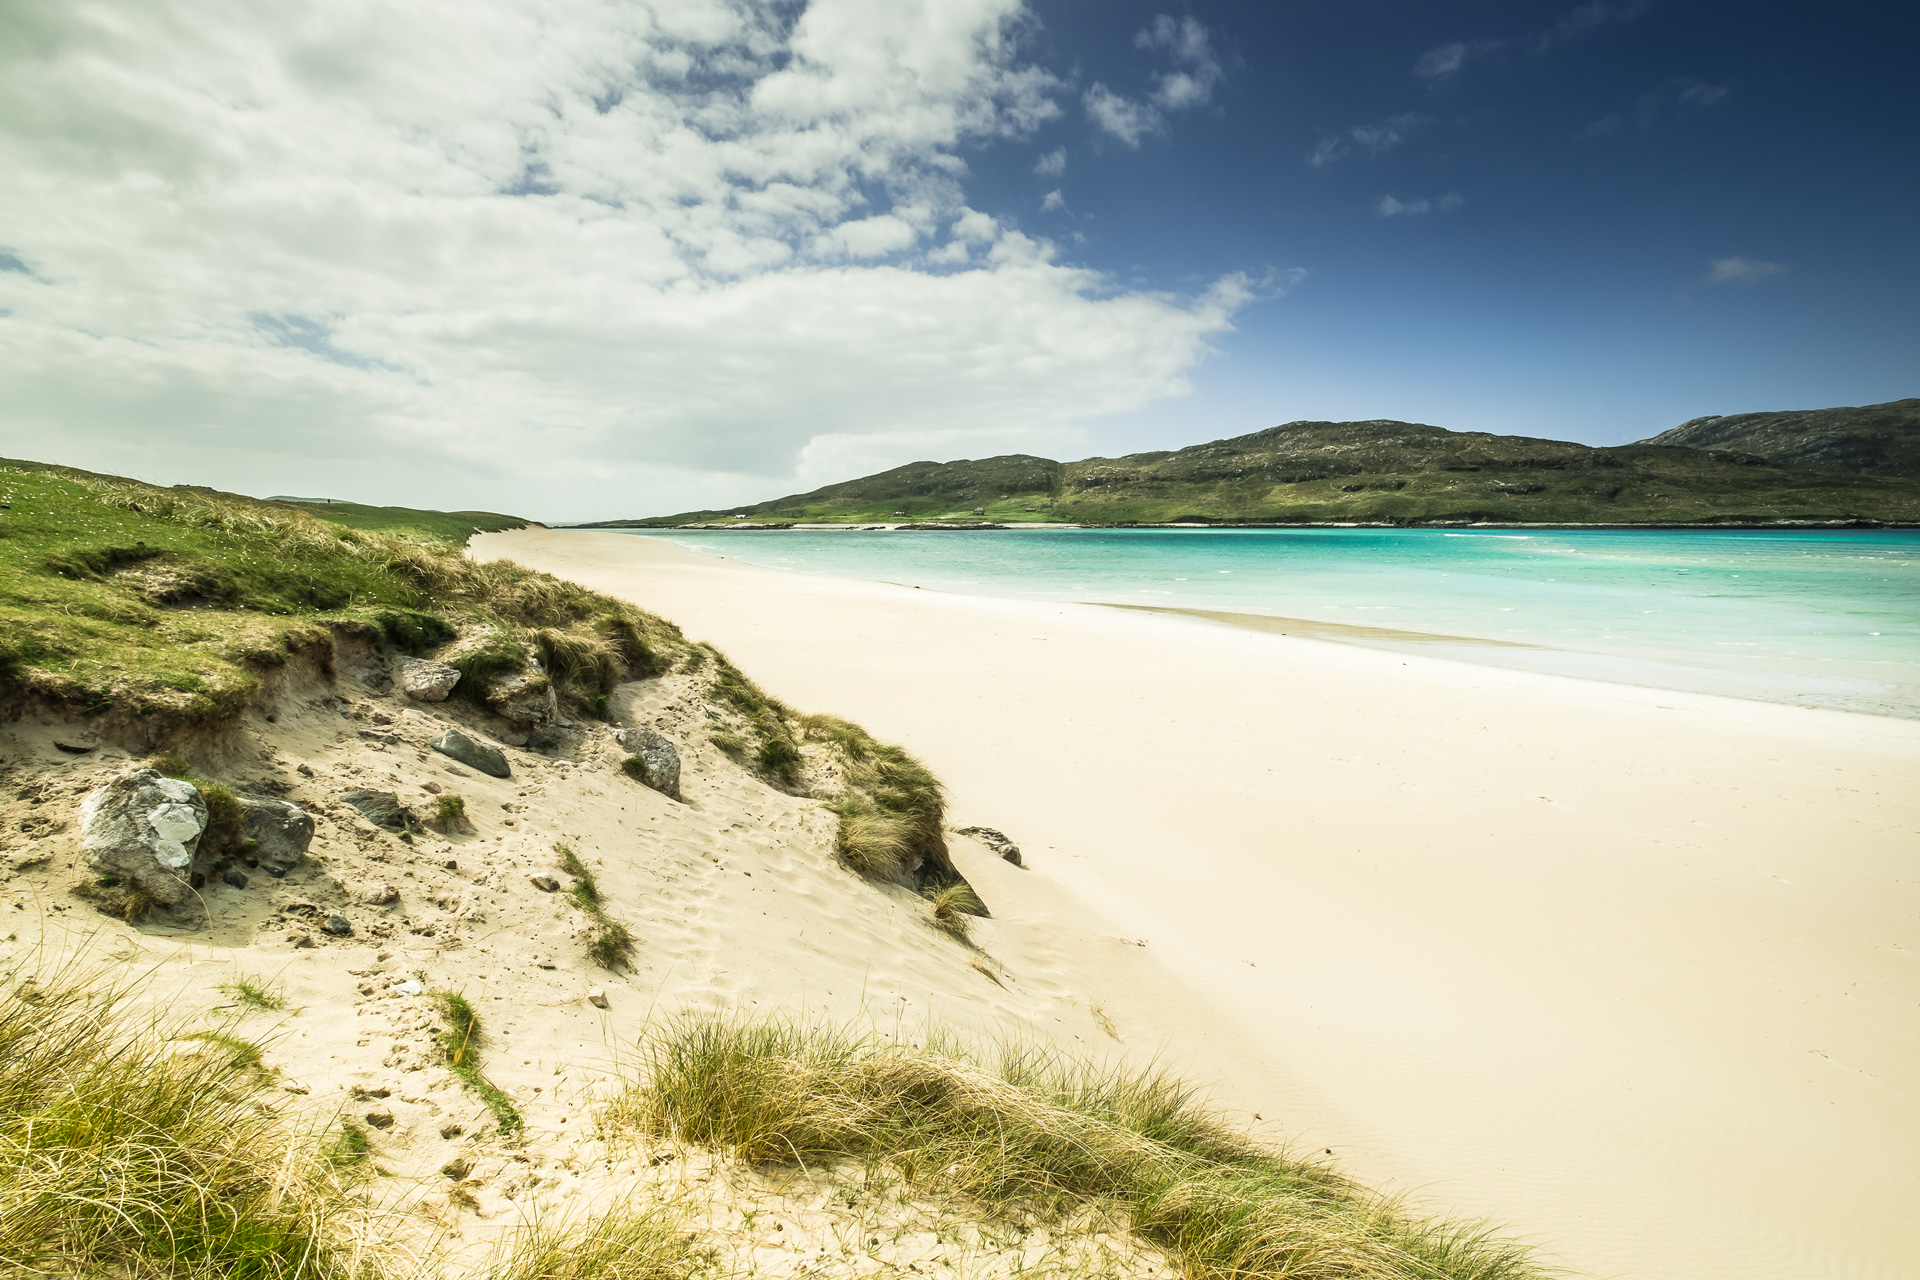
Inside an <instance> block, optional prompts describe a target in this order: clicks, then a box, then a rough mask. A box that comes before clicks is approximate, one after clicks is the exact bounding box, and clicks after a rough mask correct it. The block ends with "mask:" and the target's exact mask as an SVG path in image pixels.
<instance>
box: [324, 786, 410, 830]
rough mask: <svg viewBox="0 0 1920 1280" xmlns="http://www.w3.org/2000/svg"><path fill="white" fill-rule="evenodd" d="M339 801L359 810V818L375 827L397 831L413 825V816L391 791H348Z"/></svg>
mask: <svg viewBox="0 0 1920 1280" xmlns="http://www.w3.org/2000/svg"><path fill="white" fill-rule="evenodd" d="M340 799H341V800H342V801H343V802H344V803H346V804H349V805H352V806H353V807H354V808H355V809H357V810H359V812H360V816H361V817H363V818H365V819H366V820H367V821H368V822H371V823H372V824H373V825H374V826H376V827H386V828H388V829H389V830H395V831H398V830H404V829H406V828H407V827H410V826H412V825H413V815H412V814H411V813H409V812H407V806H405V805H403V804H401V803H400V797H399V796H397V795H395V794H393V792H391V791H348V792H344V793H343V794H342V795H341V797H340Z"/></svg>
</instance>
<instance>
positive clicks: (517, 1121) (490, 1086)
mask: <svg viewBox="0 0 1920 1280" xmlns="http://www.w3.org/2000/svg"><path fill="white" fill-rule="evenodd" d="M433 1002H434V1004H435V1005H437V1006H438V1007H439V1009H440V1016H441V1017H443V1018H445V1019H446V1022H447V1029H446V1031H445V1032H444V1033H443V1034H442V1035H441V1037H440V1054H441V1059H442V1061H444V1062H445V1063H446V1065H447V1070H449V1071H451V1072H453V1074H455V1075H456V1076H459V1077H460V1079H461V1080H462V1081H464V1082H465V1083H466V1085H467V1087H468V1088H469V1089H472V1090H473V1091H474V1092H475V1093H477V1094H479V1095H480V1100H481V1101H482V1102H484V1103H486V1104H487V1110H489V1111H491V1112H493V1119H494V1123H495V1124H496V1125H498V1126H499V1129H500V1132H501V1133H502V1134H503V1135H508V1134H515V1133H518V1132H519V1131H520V1130H521V1129H523V1128H524V1127H525V1126H526V1122H525V1121H524V1120H522V1119H521V1118H520V1111H519V1108H517V1107H515V1106H514V1105H513V1099H512V1098H509V1097H508V1096H507V1095H506V1093H505V1092H504V1091H503V1090H502V1089H501V1088H500V1087H499V1086H498V1085H496V1084H494V1083H493V1081H491V1080H489V1079H487V1077H486V1075H485V1074H484V1073H483V1072H482V1071H481V1070H480V1049H481V1046H482V1045H483V1044H484V1043H485V1042H486V1036H485V1034H484V1033H483V1032H482V1031H481V1029H480V1015H479V1014H477V1013H475V1012H474V1011H473V1005H471V1004H470V1003H468V1001H467V998H466V997H465V996H464V995H461V994H460V993H459V992H457V991H436V992H434V993H433ZM363 1136H364V1135H363Z"/></svg>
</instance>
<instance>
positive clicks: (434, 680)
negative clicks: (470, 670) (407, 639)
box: [400, 658, 460, 702]
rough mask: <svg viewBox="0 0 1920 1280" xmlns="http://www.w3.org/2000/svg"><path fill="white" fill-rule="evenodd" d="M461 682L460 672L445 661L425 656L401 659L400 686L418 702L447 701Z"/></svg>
mask: <svg viewBox="0 0 1920 1280" xmlns="http://www.w3.org/2000/svg"><path fill="white" fill-rule="evenodd" d="M459 683H460V672H459V671H458V670H456V669H455V668H453V667H450V666H448V665H447V664H446V663H444V662H429V661H427V660H426V659H425V658H402V659H400V687H401V688H402V689H404V690H405V691H406V694H407V696H408V697H409V698H412V699H414V700H415V701H418V702H445V701H446V700H447V695H448V694H450V693H452V692H453V686H455V685H457V684H459Z"/></svg>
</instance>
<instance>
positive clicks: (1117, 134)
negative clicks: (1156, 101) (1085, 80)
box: [1080, 80, 1166, 148]
mask: <svg viewBox="0 0 1920 1280" xmlns="http://www.w3.org/2000/svg"><path fill="white" fill-rule="evenodd" d="M1080 101H1081V104H1082V105H1083V106H1085V107H1086V109H1087V118H1088V119H1089V120H1091V121H1093V123H1094V125H1095V126H1096V127H1097V128H1099V129H1100V130H1101V132H1103V133H1105V134H1107V135H1108V136H1110V137H1112V138H1115V139H1117V140H1118V141H1120V142H1121V143H1123V144H1125V145H1126V146H1129V147H1134V148H1138V147H1139V145H1140V139H1142V138H1144V137H1146V136H1147V135H1148V134H1150V133H1157V132H1159V131H1160V130H1161V129H1163V128H1165V127H1166V121H1165V120H1163V119H1162V118H1161V115H1160V113H1159V112H1158V111H1155V110H1154V109H1153V108H1152V107H1150V106H1147V105H1146V104H1145V103H1141V102H1135V101H1134V100H1133V99H1131V98H1128V97H1125V96H1123V95H1121V94H1118V93H1115V92H1114V91H1113V90H1111V89H1109V88H1107V86H1106V85H1104V84H1101V83H1100V82H1099V81H1098V80H1096V81H1094V82H1093V87H1092V88H1090V89H1088V90H1087V92H1086V94H1085V95H1084V96H1083V97H1082V98H1081V100H1080Z"/></svg>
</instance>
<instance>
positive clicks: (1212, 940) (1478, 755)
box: [476, 530, 1920, 1280]
mask: <svg viewBox="0 0 1920 1280" xmlns="http://www.w3.org/2000/svg"><path fill="white" fill-rule="evenodd" d="M476 554H479V555H482V556H485V557H493V556H510V557H512V558H514V559H516V560H519V561H521V562H522V563H526V564H529V565H533V566H536V567H539V568H543V569H548V570H551V571H553V572H555V573H559V574H563V575H565V576H567V577H570V578H573V579H575V580H577V581H580V582H583V583H587V584H589V585H591V586H595V587H598V588H600V589H602V590H607V591H611V592H615V593H618V594H621V595H624V596H627V597H629V598H632V599H634V600H637V601H639V602H640V603H642V604H643V605H645V606H646V607H648V608H651V609H654V610H656V611H658V612H660V613H663V614H665V615H666V616H668V617H671V618H673V619H675V620H676V621H678V622H679V623H681V625H682V626H684V627H685V628H686V629H687V630H688V632H689V633H690V634H691V635H693V636H695V637H696V638H702V639H710V640H713V641H714V642H716V643H718V644H719V645H721V646H722V647H723V648H724V649H725V650H727V651H728V653H729V654H730V655H731V656H732V657H733V658H734V659H735V660H736V661H737V662H739V663H740V665H741V666H742V667H743V668H745V669H746V670H748V671H749V672H751V673H752V674H753V675H754V676H755V677H756V678H757V679H758V680H760V681H761V682H762V683H763V684H764V685H766V686H767V687H768V689H769V690H770V691H771V692H774V693H776V694H778V695H779V696H781V697H783V698H786V699H787V700H789V701H790V702H792V703H794V704H795V705H797V706H799V707H802V708H804V709H810V710H811V709H823V710H832V711H834V712H836V713H839V714H843V715H847V716H849V717H852V718H855V719H858V720H860V721H861V722H863V723H864V724H866V725H867V726H868V727H869V728H870V729H872V730H873V731H874V732H876V733H879V734H881V735H882V736H885V737H889V738H892V739H895V740H897V741H900V742H903V743H905V744H906V745H908V746H909V747H910V748H911V749H913V750H914V751H916V752H917V753H919V754H920V755H921V756H923V757H924V758H925V759H926V760H927V761H928V762H929V763H930V764H931V765H932V766H933V767H934V768H935V769H936V770H937V771H938V772H939V773H940V774H941V775H942V776H943V777H944V778H945V779H946V780H947V781H948V782H949V784H950V785H951V787H952V790H953V800H954V803H953V813H954V816H955V818H956V820H958V821H962V822H979V823H985V824H987V825H992V826H998V827H1001V828H1003V829H1005V830H1006V831H1007V832H1008V833H1009V834H1011V835H1012V836H1013V837H1014V838H1015V839H1016V840H1018V841H1020V843H1021V844H1022V845H1023V846H1024V847H1025V848H1026V850H1027V851H1028V853H1029V855H1030V861H1031V863H1032V864H1033V865H1034V871H1033V877H1034V890H1033V892H1034V893H1035V894H1036V895H1039V896H1040V897H1043V898H1046V899H1048V900H1053V901H1057V902H1058V903H1060V904H1061V905H1060V907H1059V909H1060V910H1062V911H1063V912H1064V911H1079V912H1083V913H1090V914H1091V915H1092V916H1094V917H1096V918H1098V919H1104V921H1105V922H1106V924H1105V926H1104V927H1102V926H1097V925H1096V926H1092V929H1093V931H1094V932H1108V931H1110V932H1112V933H1115V934H1120V935H1126V936H1133V937H1138V938H1143V939H1146V940H1148V942H1149V947H1148V949H1147V953H1146V954H1148V955H1151V956H1152V957H1154V959H1155V960H1156V961H1157V963H1158V964H1159V965H1160V966H1162V967H1163V968H1164V970H1165V971H1166V972H1167V973H1169V974H1170V975H1171V976H1172V978H1173V979H1174V981H1175V983H1176V984H1177V986H1178V988H1179V989H1181V990H1183V992H1184V995H1182V996H1181V997H1179V998H1174V999H1169V998H1166V997H1165V996H1164V995H1161V996H1158V997H1151V996H1143V998H1141V999H1138V1000H1135V1001H1133V1002H1131V1003H1129V1002H1128V1001H1127V1000H1126V999H1125V997H1124V996H1121V997H1116V998H1115V1000H1114V1001H1113V1002H1112V1003H1110V1004H1109V1006H1108V1007H1109V1011H1110V1012H1112V1013H1113V1014H1114V1016H1115V1017H1116V1018H1117V1019H1118V1020H1119V1021H1120V1022H1121V1025H1122V1029H1123V1030H1124V1031H1127V1032H1129V1033H1131V1034H1130V1039H1131V1040H1132V1041H1133V1042H1134V1043H1135V1044H1139V1043H1142V1042H1145V1041H1153V1042H1154V1043H1157V1044H1160V1045H1162V1046H1163V1047H1164V1051H1165V1052H1166V1053H1167V1054H1169V1055H1170V1056H1172V1057H1173V1058H1175V1059H1176V1060H1180V1061H1182V1062H1183V1063H1184V1064H1185V1065H1188V1066H1189V1067H1190V1068H1191V1069H1194V1070H1197V1071H1199V1072H1200V1073H1202V1074H1204V1075H1205V1076H1207V1077H1210V1078H1213V1079H1216V1080H1219V1081H1220V1082H1221V1086H1222V1092H1223V1096H1224V1097H1225V1098H1226V1099H1227V1100H1229V1101H1231V1102H1233V1103H1235V1104H1237V1105H1241V1106H1245V1107H1246V1108H1247V1109H1248V1110H1250V1111H1257V1112H1260V1113H1261V1114H1262V1115H1264V1116H1265V1117H1266V1118H1267V1120H1269V1121H1273V1120H1274V1119H1275V1117H1279V1123H1280V1125H1281V1126H1282V1128H1283V1129H1284V1131H1286V1132H1288V1133H1292V1134H1296V1135H1299V1136H1300V1137H1301V1138H1302V1139H1303V1140H1304V1141H1307V1142H1311V1143H1312V1144H1314V1145H1317V1146H1325V1147H1331V1148H1334V1149H1335V1150H1336V1151H1337V1152H1338V1154H1339V1155H1340V1156H1341V1157H1342V1158H1343V1160H1344V1161H1345V1163H1346V1164H1347V1166H1348V1167H1349V1168H1350V1169H1352V1170H1353V1171H1354V1172H1355V1173H1357V1174H1359V1175H1361V1176H1363V1177H1366V1178H1368V1179H1371V1180H1373V1181H1375V1182H1377V1183H1383V1184H1390V1185H1392V1186H1394V1187H1396V1188H1400V1189H1404V1190H1410V1191H1414V1192H1416V1193H1417V1194H1418V1195H1420V1196H1421V1197H1422V1198H1424V1199H1427V1200H1430V1201H1432V1202H1435V1203H1441V1204H1446V1205H1449V1206H1452V1207H1454V1208H1457V1209H1461V1210H1464V1211H1467V1212H1472V1213H1484V1214H1488V1215H1491V1216H1493V1217H1495V1218H1497V1219H1498V1220H1500V1221H1502V1222H1504V1223H1506V1224H1509V1225H1510V1226H1511V1227H1513V1228H1515V1229H1517V1230H1519V1231H1521V1232H1523V1233H1525V1234H1528V1235H1531V1236H1534V1237H1537V1238H1538V1239H1539V1240H1541V1241H1542V1242H1543V1243H1546V1244H1548V1245H1549V1246H1550V1247H1551V1249H1552V1250H1553V1251H1554V1252H1555V1253H1557V1254H1559V1255H1560V1256H1562V1257H1563V1258H1564V1259H1565V1260H1566V1261H1567V1262H1568V1263H1569V1264H1571V1265H1573V1266H1575V1267H1577V1268H1579V1269H1582V1270H1585V1271H1589V1272H1593V1273H1597V1274H1602V1275H1623V1276H1629V1275H1630V1276H1647V1277H1727V1278H1729V1280H1731V1278H1732V1277H1740V1278H1741V1280H1756V1278H1760V1277H1796V1278H1798V1277H1816V1276H1818V1277H1840V1276H1862V1277H1866V1276H1873V1277H1881V1276H1885V1277H1894V1276H1911V1275H1915V1274H1920V836H1916V827H1920V724H1916V723H1913V722H1903V721H1895V720H1888V719H1880V718H1874V717H1866V716H1850V715H1845V714H1840V713H1831V712H1824V711H1807V710H1797V709H1790V708H1785V707H1778V706H1771V705H1765V704H1760V703H1747V702H1737V701H1732V700H1724V699H1716V698H1711V697H1704V696H1693V695H1686V694H1677V693H1666V692H1658V691H1651V690H1638V689H1631V688H1626V687H1620V686H1609V685H1601V684H1590V683H1583V682H1579V681H1573V680H1565V679H1559V678H1555V677H1548V676H1537V675H1530V674H1527V673H1521V672H1512V671H1499V670H1492V669H1482V668H1474V667H1467V666H1461V665H1457V664H1453V663H1448V662H1444V661H1439V660H1433V659H1424V658H1421V657H1417V656H1412V657H1409V656H1403V655H1398V654H1390V653H1383V652H1379V651H1372V650H1366V649H1360V648H1354V647H1349V646H1342V645H1336V644H1331V643H1323V642H1319V641H1313V640H1302V639H1295V638H1290V637H1282V636H1273V635H1265V634H1258V633H1254V632H1249V631H1241V630H1236V629H1232V628H1228V627H1222V626H1214V625H1211V624H1207V623H1202V622H1197V621H1191V620H1185V619H1176V618H1161V617H1151V616H1142V615H1137V614H1129V613H1124V612H1121V611H1118V610H1107V609H1099V608H1094V607H1090V606H1074V605H1065V606H1063V605H1054V604H1034V603H1027V602H1012V601H996V600H985V599H977V598H971V597H960V596H949V595H943V594H940V593H935V592H930V591H920V590H915V589H909V588H901V587H893V586H889V585H885V584H876V583H862V582H853V581H847V580H842V579H833V578H824V577H816V576H809V575H801V574H792V573H783V572H778V571H771V570H762V569H758V568H753V567H750V566H745V565H740V564H737V563H734V562H731V561H726V560H722V559H718V558H713V557H704V556H698V555H694V554H692V553H690V552H686V551H684V550H681V549H679V548H675V547H672V546H670V545H667V544H664V543H662V542H659V541H655V540H650V539H643V538H636V537H629V536H625V535H619V534H582V533H554V532H548V531H537V530H535V531H523V532H517V533H511V534H498V535H488V536H486V537H483V538H481V539H479V540H478V541H477V543H476ZM1074 923H1075V924H1076V925H1078V926H1080V927H1079V928H1076V929H1075V932H1081V931H1082V930H1083V929H1085V928H1087V927H1088V926H1087V922H1086V920H1085V919H1084V918H1082V919H1079V920H1077V921H1075V922H1074ZM1117 950H1118V948H1116V951H1117ZM1127 950H1131V949H1130V948H1128V949H1127ZM1136 954H1138V953H1136ZM1142 989H1143V992H1144V991H1148V990H1163V988H1162V986H1161V984H1159V983H1149V984H1142ZM1223 1023H1224V1024H1227V1025H1230V1026H1231V1027H1232V1033H1231V1035H1230V1036H1227V1037H1223V1036H1222V1035H1221V1034H1220V1033H1221V1027H1222V1024H1223ZM1228 1041H1231V1042H1232V1043H1235V1044H1237V1045H1238V1046H1240V1047H1239V1048H1238V1049H1236V1050H1235V1051H1234V1052H1232V1053H1223V1052H1221V1051H1220V1048H1219V1046H1221V1045H1223V1044H1224V1043H1227V1042H1228Z"/></svg>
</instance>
